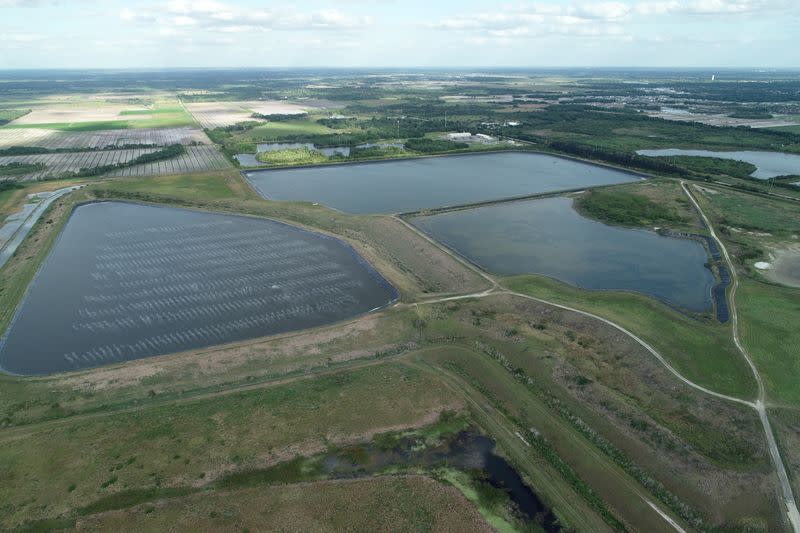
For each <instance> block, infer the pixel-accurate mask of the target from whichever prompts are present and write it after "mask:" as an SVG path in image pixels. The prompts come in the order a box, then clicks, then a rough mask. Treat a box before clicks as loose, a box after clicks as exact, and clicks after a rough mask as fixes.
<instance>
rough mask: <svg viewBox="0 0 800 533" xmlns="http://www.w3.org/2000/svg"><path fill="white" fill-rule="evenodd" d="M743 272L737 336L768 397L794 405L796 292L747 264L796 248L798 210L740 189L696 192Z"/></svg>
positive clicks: (799, 296) (797, 395)
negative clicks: (738, 190) (764, 385)
mask: <svg viewBox="0 0 800 533" xmlns="http://www.w3.org/2000/svg"><path fill="white" fill-rule="evenodd" d="M697 196H698V200H699V201H700V202H702V204H701V205H702V206H703V208H704V210H705V211H706V212H707V213H708V214H709V216H710V217H711V220H712V223H713V224H714V225H715V226H716V227H717V228H718V229H719V233H720V235H721V236H722V237H723V238H724V239H725V241H726V244H727V247H728V249H729V252H730V253H731V254H733V260H734V261H735V262H736V266H737V268H738V270H739V271H740V272H741V273H742V274H743V276H741V279H740V288H739V291H738V293H737V306H738V309H739V315H740V328H741V334H742V340H743V341H744V343H745V346H746V347H747V350H748V352H749V353H750V354H751V355H752V356H753V358H754V360H755V363H756V366H757V367H758V369H759V372H761V375H762V377H763V378H764V380H765V384H766V386H767V392H768V396H769V398H770V399H771V400H772V401H775V402H778V403H787V404H791V405H800V388H798V387H797V377H798V376H800V354H799V353H798V351H797V349H796V347H797V346H800V334H798V331H797V328H796V327H795V325H796V324H797V322H798V321H799V320H800V303H798V302H800V290H798V289H794V288H789V287H782V286H779V285H777V284H774V283H771V282H769V281H768V280H767V279H766V278H765V277H764V275H762V274H761V273H759V272H758V271H757V270H756V269H754V268H753V267H752V265H753V263H754V262H755V261H759V260H769V258H768V257H767V256H768V254H769V252H770V251H771V250H781V249H785V248H787V247H789V248H796V246H797V245H796V242H795V241H796V238H797V235H798V234H800V210H798V208H797V206H795V205H794V204H790V203H788V202H783V201H780V200H774V199H769V198H762V197H759V196H753V195H749V194H745V193H740V192H733V191H726V190H717V189H714V190H710V189H708V190H707V192H704V193H702V194H698V195H697Z"/></svg>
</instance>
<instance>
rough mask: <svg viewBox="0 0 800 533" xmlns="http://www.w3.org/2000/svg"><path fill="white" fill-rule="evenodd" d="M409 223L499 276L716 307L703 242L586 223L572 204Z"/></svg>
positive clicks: (501, 207) (560, 201)
mask: <svg viewBox="0 0 800 533" xmlns="http://www.w3.org/2000/svg"><path fill="white" fill-rule="evenodd" d="M411 222H412V223H413V224H414V225H415V226H417V227H419V228H420V229H422V230H423V231H425V232H426V233H428V234H429V235H431V236H432V237H433V238H435V239H437V240H438V241H440V242H442V243H444V244H446V245H447V246H449V247H450V248H451V249H453V250H455V251H456V252H458V253H459V254H461V255H463V256H464V257H466V258H467V259H469V260H471V261H472V262H474V263H476V264H477V265H479V266H481V267H483V268H484V269H486V270H488V271H491V272H495V273H497V274H500V275H517V274H542V275H545V276H549V277H552V278H555V279H558V280H560V281H563V282H566V283H569V284H572V285H575V286H578V287H582V288H586V289H609V290H624V291H636V292H641V293H644V294H647V295H649V296H653V297H655V298H658V299H660V300H662V301H664V302H667V303H668V304H671V305H673V306H677V307H681V308H684V309H687V310H690V311H695V312H704V311H707V310H709V309H710V308H711V289H712V287H713V286H714V283H715V279H714V276H713V274H712V273H711V271H710V270H709V269H708V268H707V267H706V266H705V263H706V262H707V261H708V256H707V252H706V249H705V247H704V246H703V245H702V244H701V243H700V242H697V241H696V240H691V239H681V238H673V237H666V236H662V235H659V234H657V233H655V232H653V231H647V230H640V229H629V228H621V227H614V226H608V225H606V224H602V223H600V222H597V221H594V220H590V219H588V218H584V217H582V216H581V215H580V214H578V213H577V212H576V211H575V210H574V209H573V208H572V200H571V199H569V198H563V197H558V198H544V199H539V200H529V201H520V202H509V203H504V204H497V205H492V206H484V207H478V208H474V209H466V210H460V211H450V212H445V213H441V214H438V215H432V216H420V217H415V218H413V219H411Z"/></svg>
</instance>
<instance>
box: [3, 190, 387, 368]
mask: <svg viewBox="0 0 800 533" xmlns="http://www.w3.org/2000/svg"><path fill="white" fill-rule="evenodd" d="M396 297H397V295H396V292H395V291H394V289H393V288H392V287H391V286H390V285H389V284H388V283H387V282H386V281H385V280H384V279H383V278H382V277H381V276H380V275H379V274H378V273H377V272H376V271H375V270H374V269H372V267H370V266H369V265H368V264H367V263H366V262H365V261H364V260H363V259H362V258H361V257H360V256H359V255H357V254H356V253H355V251H354V250H353V249H352V248H351V247H350V246H349V245H347V244H345V243H344V242H342V241H340V240H338V239H334V238H331V237H327V236H324V235H321V234H317V233H312V232H309V231H306V230H302V229H299V228H296V227H294V226H290V225H287V224H283V223H280V222H275V221H270V220H264V219H259V218H254V217H245V216H236V215H220V214H212V213H206V212H200V211H192V210H187V209H176V208H167V207H154V206H145V205H137V204H130V203H124V202H101V203H92V204H86V205H82V206H79V207H77V208H76V209H75V211H74V212H73V214H72V216H71V217H70V219H69V221H68V222H67V224H66V226H65V228H64V230H63V231H62V233H61V234H60V236H59V238H58V240H57V242H56V243H55V245H54V246H53V248H52V250H51V251H50V253H49V255H48V257H47V259H46V260H45V262H44V263H43V265H42V267H41V268H40V271H39V273H38V274H37V275H36V277H35V279H34V281H33V282H32V284H31V286H30V288H29V290H28V293H27V295H26V296H25V298H24V299H23V302H22V304H21V305H20V307H19V308H18V310H17V313H16V316H15V318H14V320H13V321H12V323H11V326H10V327H9V329H8V332H7V336H5V337H4V338H3V342H2V346H0V367H1V368H2V369H3V370H5V371H7V372H12V373H15V374H24V375H33V374H48V373H52V372H59V371H65V370H73V369H79V368H86V367H93V366H99V365H103V364H108V363H113V362H120V361H127V360H131V359H139V358H142V357H149V356H154V355H161V354H167V353H173V352H178V351H184V350H191V349H196V348H201V347H205V346H210V345H216V344H222V343H227V342H233V341H240V340H245V339H249V338H255V337H261V336H265V335H271V334H275V333H282V332H286V331H291V330H296V329H301V328H309V327H313V326H320V325H323V324H328V323H332V322H336V321H339V320H343V319H347V318H350V317H353V316H356V315H359V314H361V313H366V312H368V311H371V310H374V309H376V308H380V307H382V306H385V305H387V304H388V303H390V302H391V301H393V300H394V299H396ZM45 332H46V334H43V333H45ZM199 357H201V356H199Z"/></svg>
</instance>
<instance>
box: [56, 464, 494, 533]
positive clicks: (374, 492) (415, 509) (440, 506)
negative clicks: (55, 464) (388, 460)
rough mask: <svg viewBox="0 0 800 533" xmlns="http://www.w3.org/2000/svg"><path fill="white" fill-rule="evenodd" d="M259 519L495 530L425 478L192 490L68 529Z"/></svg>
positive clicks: (253, 523) (213, 527)
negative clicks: (189, 493) (200, 491)
mask: <svg viewBox="0 0 800 533" xmlns="http://www.w3.org/2000/svg"><path fill="white" fill-rule="evenodd" d="M264 524H269V528H270V529H271V530H274V531H313V530H318V529H319V528H321V527H323V528H325V529H329V530H338V531H389V530H391V531H398V532H402V531H408V532H412V531H441V532H452V533H461V532H464V531H484V532H487V533H488V532H489V531H493V530H492V528H490V527H489V526H488V525H487V524H486V522H485V521H484V519H483V518H482V517H481V516H480V514H479V513H478V512H477V511H476V509H475V507H474V506H473V505H472V504H470V503H469V502H468V501H467V500H466V498H464V496H463V495H462V494H461V493H460V492H459V491H458V490H457V489H455V488H454V487H452V486H447V485H444V484H443V483H441V482H438V481H435V480H433V479H430V478H428V477H423V476H385V477H376V478H366V479H356V480H339V481H318V482H311V483H299V484H290V485H279V486H267V487H258V488H249V489H241V490H234V491H229V492H213V493H210V494H202V493H201V494H194V495H191V496H185V497H179V498H170V499H165V500H161V501H158V502H156V503H154V504H144V505H140V506H136V507H133V508H129V509H125V510H122V511H109V512H106V513H100V514H97V515H92V516H88V517H85V518H80V519H78V521H77V522H76V524H75V527H74V530H75V531H98V530H105V531H110V530H113V531H131V532H134V531H143V530H149V531H155V530H165V529H173V530H175V529H177V530H181V531H189V530H191V531H215V532H216V531H226V532H227V531H230V532H236V533H239V532H241V531H242V530H249V531H260V530H262V529H263V527H264ZM72 530H73V528H70V529H67V531H72Z"/></svg>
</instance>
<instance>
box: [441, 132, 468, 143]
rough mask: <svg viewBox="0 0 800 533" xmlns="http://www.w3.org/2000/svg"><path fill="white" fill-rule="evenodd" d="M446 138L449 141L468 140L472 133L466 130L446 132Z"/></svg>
mask: <svg viewBox="0 0 800 533" xmlns="http://www.w3.org/2000/svg"><path fill="white" fill-rule="evenodd" d="M447 138H448V139H450V140H451V141H468V140H469V139H471V138H472V134H471V133H470V132H468V131H462V132H458V133H448V134H447Z"/></svg>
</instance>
